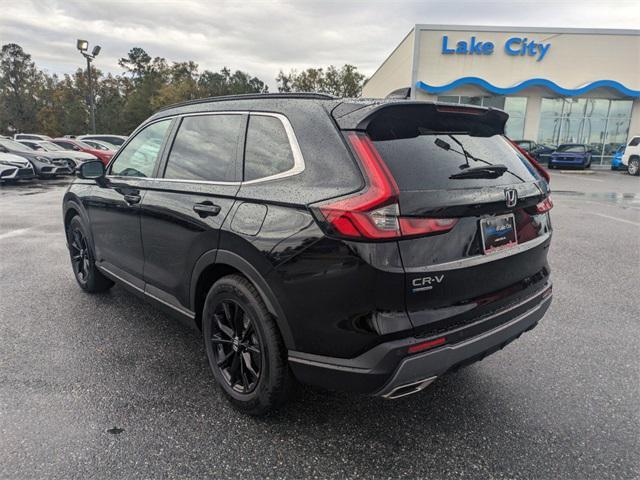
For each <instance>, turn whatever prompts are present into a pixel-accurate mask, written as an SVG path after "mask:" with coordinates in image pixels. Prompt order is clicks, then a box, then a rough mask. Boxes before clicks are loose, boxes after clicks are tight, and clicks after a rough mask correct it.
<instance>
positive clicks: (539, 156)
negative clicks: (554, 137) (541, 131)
mask: <svg viewBox="0 0 640 480" xmlns="http://www.w3.org/2000/svg"><path fill="white" fill-rule="evenodd" d="M514 143H516V144H517V145H518V146H519V147H520V148H522V149H523V150H525V151H526V152H527V153H528V154H529V155H531V156H532V157H533V158H534V159H535V160H536V161H538V162H540V163H548V161H549V157H550V156H551V154H552V153H553V152H554V150H555V149H556V147H552V146H550V145H544V144H542V143H536V142H534V141H533V140H514Z"/></svg>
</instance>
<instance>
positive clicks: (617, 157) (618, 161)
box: [611, 145, 627, 170]
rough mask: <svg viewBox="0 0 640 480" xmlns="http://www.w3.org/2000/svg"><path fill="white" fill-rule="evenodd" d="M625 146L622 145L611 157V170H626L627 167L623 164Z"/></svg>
mask: <svg viewBox="0 0 640 480" xmlns="http://www.w3.org/2000/svg"><path fill="white" fill-rule="evenodd" d="M624 147H625V146H624V145H620V146H619V147H618V149H617V150H616V151H615V153H614V154H613V156H612V157H611V170H626V169H627V167H626V166H625V165H624V164H623V163H622V154H623V153H624Z"/></svg>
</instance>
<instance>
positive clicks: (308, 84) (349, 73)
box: [276, 64, 365, 97]
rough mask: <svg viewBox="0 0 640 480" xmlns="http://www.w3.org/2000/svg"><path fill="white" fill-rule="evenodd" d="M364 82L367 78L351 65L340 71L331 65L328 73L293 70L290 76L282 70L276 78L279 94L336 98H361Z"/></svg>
mask: <svg viewBox="0 0 640 480" xmlns="http://www.w3.org/2000/svg"><path fill="white" fill-rule="evenodd" d="M364 81H365V76H364V75H363V74H361V73H360V72H358V69H357V67H355V66H353V65H349V64H346V65H343V66H342V67H341V68H340V69H337V68H336V67H334V66H333V65H329V67H327V69H326V71H325V70H324V69H322V68H307V69H306V70H304V71H302V72H300V73H298V72H297V71H296V70H291V71H290V72H289V74H288V75H287V74H285V73H284V72H283V71H282V70H280V73H279V74H278V76H277V77H276V82H277V84H278V91H279V92H317V93H328V94H330V95H335V96H336V97H359V96H360V94H361V93H362V87H363V85H364Z"/></svg>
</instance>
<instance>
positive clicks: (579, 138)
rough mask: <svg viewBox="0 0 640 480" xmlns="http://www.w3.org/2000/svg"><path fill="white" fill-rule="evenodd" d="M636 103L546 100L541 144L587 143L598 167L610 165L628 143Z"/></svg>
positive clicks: (541, 114) (627, 101) (542, 112)
mask: <svg viewBox="0 0 640 480" xmlns="http://www.w3.org/2000/svg"><path fill="white" fill-rule="evenodd" d="M632 104H633V101H632V100H608V99H603V98H543V99H542V105H541V110H540V128H539V129H538V143H543V144H547V145H559V144H561V143H584V144H586V145H588V146H589V147H590V148H591V149H592V150H593V158H592V162H593V163H594V164H609V163H611V157H612V155H613V154H614V152H615V151H616V150H617V148H618V147H619V146H620V145H622V144H624V143H625V142H626V140H627V134H628V132H629V124H630V122H631V108H632Z"/></svg>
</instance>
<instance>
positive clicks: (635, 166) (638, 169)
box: [627, 157, 640, 176]
mask: <svg viewBox="0 0 640 480" xmlns="http://www.w3.org/2000/svg"><path fill="white" fill-rule="evenodd" d="M627 172H628V173H629V175H634V176H638V175H640V158H637V157H634V158H631V159H629V165H628V167H627Z"/></svg>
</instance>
